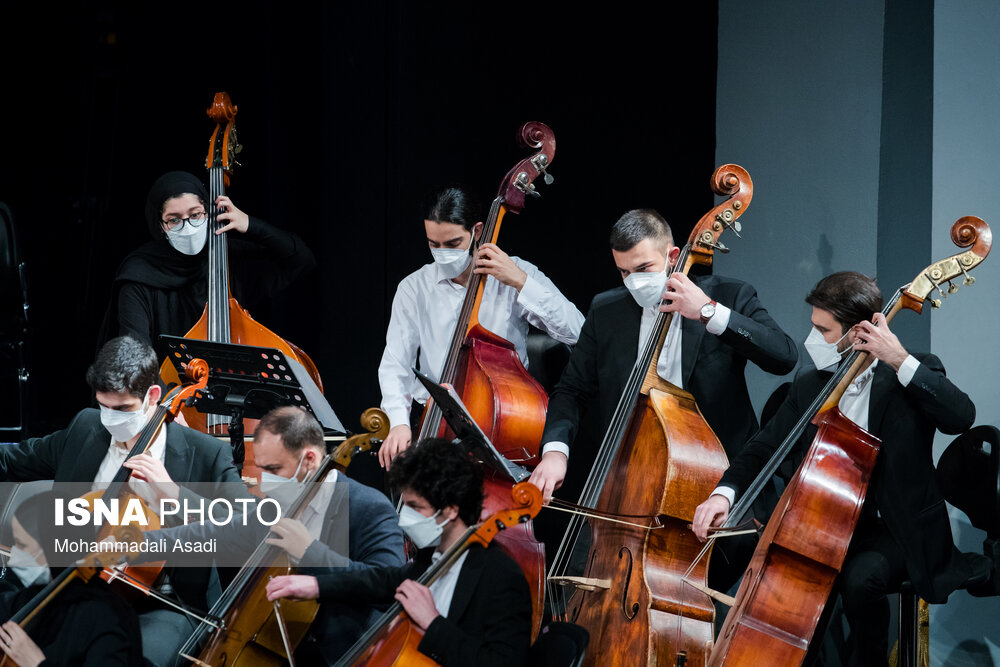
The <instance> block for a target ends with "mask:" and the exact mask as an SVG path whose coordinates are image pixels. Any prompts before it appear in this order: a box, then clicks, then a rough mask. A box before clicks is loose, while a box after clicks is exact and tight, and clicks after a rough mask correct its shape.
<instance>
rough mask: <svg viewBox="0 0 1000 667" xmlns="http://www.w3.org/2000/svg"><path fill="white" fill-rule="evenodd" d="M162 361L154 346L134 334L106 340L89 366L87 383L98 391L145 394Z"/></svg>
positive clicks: (133, 394)
mask: <svg viewBox="0 0 1000 667" xmlns="http://www.w3.org/2000/svg"><path fill="white" fill-rule="evenodd" d="M159 370H160V362H159V359H157V357H156V352H155V351H154V350H153V348H152V347H150V346H149V345H147V344H146V343H143V342H142V341H140V340H137V339H135V338H132V337H131V336H119V337H118V338H112V339H111V340H109V341H108V342H107V343H105V344H104V345H103V346H102V347H101V349H100V351H99V352H98V353H97V358H96V359H94V363H92V364H91V365H90V368H88V369H87V384H89V385H90V388H91V389H93V390H94V391H95V392H97V391H100V392H115V393H120V392H125V393H128V394H131V395H132V396H135V397H136V398H144V397H145V396H146V392H147V391H149V388H150V387H152V386H153V385H154V384H155V383H156V381H157V378H158V377H159Z"/></svg>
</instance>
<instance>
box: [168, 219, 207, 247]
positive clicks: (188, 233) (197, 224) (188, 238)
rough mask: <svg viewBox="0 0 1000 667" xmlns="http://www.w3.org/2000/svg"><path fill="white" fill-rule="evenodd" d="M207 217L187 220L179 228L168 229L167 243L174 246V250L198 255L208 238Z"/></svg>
mask: <svg viewBox="0 0 1000 667" xmlns="http://www.w3.org/2000/svg"><path fill="white" fill-rule="evenodd" d="M207 221H208V219H207V218H198V219H192V220H188V221H187V222H185V223H184V224H183V225H181V226H180V228H179V229H171V230H168V231H167V243H169V244H170V245H172V246H173V247H174V250H176V251H178V252H182V253H184V254H185V255H197V254H198V253H199V252H201V249H202V248H204V247H205V241H206V240H207V239H208V225H206V224H205V223H206V222H207Z"/></svg>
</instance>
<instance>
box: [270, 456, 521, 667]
mask: <svg viewBox="0 0 1000 667" xmlns="http://www.w3.org/2000/svg"><path fill="white" fill-rule="evenodd" d="M389 482H390V484H391V485H392V486H393V487H394V488H396V489H398V490H400V492H401V498H402V500H403V508H402V511H401V513H400V519H399V522H400V525H401V526H402V528H403V530H404V531H405V532H406V533H407V535H408V536H409V537H410V539H411V540H412V541H413V543H414V545H415V546H416V547H417V548H418V549H419V551H418V552H417V556H416V558H415V559H414V560H413V561H411V562H410V563H407V564H406V565H403V566H395V567H377V568H368V569H366V570H363V571H357V570H356V571H350V570H334V571H332V572H331V573H330V574H326V575H320V576H303V575H292V576H287V577H276V578H274V579H273V580H272V581H271V582H269V584H268V587H267V593H268V599H270V600H276V599H278V598H281V597H298V598H317V597H318V598H319V599H320V600H321V601H322V602H323V604H324V605H325V604H327V603H328V602H329V601H345V600H370V601H382V602H391V601H392V600H393V598H395V600H397V601H398V602H399V603H400V604H401V605H402V607H403V609H404V610H405V611H406V613H407V614H408V615H409V617H410V619H411V620H412V621H413V622H414V623H415V624H416V625H417V626H419V627H420V628H421V629H422V630H424V637H423V639H422V640H421V641H420V645H419V647H418V649H419V650H420V652H421V653H423V654H425V655H427V656H429V657H430V658H431V659H433V660H435V661H436V662H438V663H439V664H441V665H443V666H444V667H450V666H457V665H461V666H463V667H464V666H465V665H484V666H487V667H488V666H491V665H497V666H501V667H517V666H518V665H521V664H522V663H523V662H524V660H525V656H526V654H527V651H528V647H529V643H530V640H531V614H532V607H531V597H530V595H529V592H528V583H527V581H526V580H525V578H524V573H523V572H522V571H521V568H520V567H519V566H518V565H517V564H516V563H515V562H514V561H513V560H511V558H510V557H509V556H507V555H506V554H505V553H504V552H503V551H502V550H501V548H500V547H499V546H497V545H496V544H491V545H490V546H489V547H487V548H485V549H484V548H482V547H480V546H478V545H472V546H470V547H469V548H468V550H467V551H465V553H464V554H463V555H462V556H460V557H459V560H458V561H457V562H456V563H455V564H454V565H452V566H451V568H450V569H448V570H447V571H445V572H444V573H443V574H442V575H441V576H440V577H438V578H437V579H435V581H434V582H432V583H431V584H430V586H429V587H428V586H425V585H423V584H420V583H417V581H415V580H416V579H418V578H419V577H420V575H421V574H422V573H423V572H424V571H426V570H427V569H428V568H429V567H430V566H431V565H432V563H434V562H436V561H437V560H438V558H440V557H441V555H442V554H444V553H446V552H447V551H448V550H449V549H450V548H451V547H452V546H453V545H455V544H456V543H458V542H459V540H460V539H461V538H462V536H463V535H464V534H465V533H466V530H467V528H468V527H469V526H471V525H474V524H476V523H478V520H479V515H480V511H481V507H482V502H483V477H482V470H481V467H480V466H479V465H477V464H476V463H475V462H473V461H472V460H471V459H470V458H469V457H468V456H467V455H466V454H465V453H464V452H462V450H461V449H460V448H458V447H457V446H456V445H455V444H454V443H452V442H449V441H447V440H443V439H437V438H435V439H430V440H426V441H424V442H423V443H422V444H421V445H420V446H419V447H414V448H410V449H407V450H406V451H404V452H403V453H402V454H401V455H400V456H399V458H397V459H396V460H395V461H393V464H392V468H390V469H389Z"/></svg>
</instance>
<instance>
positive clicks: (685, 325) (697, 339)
mask: <svg viewBox="0 0 1000 667" xmlns="http://www.w3.org/2000/svg"><path fill="white" fill-rule="evenodd" d="M674 317H681V314H680V313H674ZM704 336H705V325H704V324H702V323H701V322H700V321H695V320H689V319H687V318H683V319H682V321H681V381H682V383H683V386H684V387H689V386H691V373H692V372H694V361H695V359H696V358H697V357H698V348H700V347H701V339H702V338H703V337H704Z"/></svg>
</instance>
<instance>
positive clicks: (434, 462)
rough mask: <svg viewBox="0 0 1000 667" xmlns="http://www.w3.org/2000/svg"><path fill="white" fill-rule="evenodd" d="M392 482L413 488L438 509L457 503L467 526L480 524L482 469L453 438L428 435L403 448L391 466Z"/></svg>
mask: <svg viewBox="0 0 1000 667" xmlns="http://www.w3.org/2000/svg"><path fill="white" fill-rule="evenodd" d="M389 485H390V486H391V487H392V488H394V489H396V490H401V489H404V488H409V489H412V490H413V492H414V493H416V494H418V495H420V496H423V497H424V499H426V500H427V502H429V503H430V504H431V506H432V507H434V508H435V509H442V508H445V507H448V506H449V505H456V506H457V507H458V516H459V517H460V518H461V519H462V521H464V522H465V525H467V526H471V525H474V524H476V523H479V515H480V514H481V513H482V511H483V471H482V468H481V467H480V465H479V464H478V463H476V462H475V461H473V460H472V457H471V456H469V455H468V454H466V453H465V452H464V451H463V450H462V448H461V447H460V446H459V445H458V444H456V443H454V442H452V441H451V440H446V439H444V438H428V439H426V440H424V441H422V442H420V443H418V444H417V445H416V446H414V447H410V448H409V449H407V450H406V451H404V452H403V453H402V454H400V455H399V456H398V457H397V458H396V460H395V461H393V462H392V467H391V468H389Z"/></svg>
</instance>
